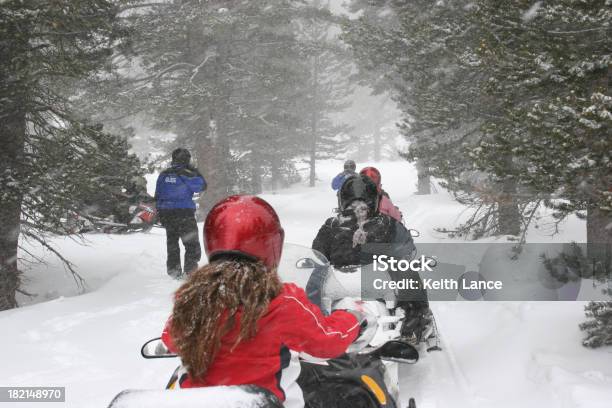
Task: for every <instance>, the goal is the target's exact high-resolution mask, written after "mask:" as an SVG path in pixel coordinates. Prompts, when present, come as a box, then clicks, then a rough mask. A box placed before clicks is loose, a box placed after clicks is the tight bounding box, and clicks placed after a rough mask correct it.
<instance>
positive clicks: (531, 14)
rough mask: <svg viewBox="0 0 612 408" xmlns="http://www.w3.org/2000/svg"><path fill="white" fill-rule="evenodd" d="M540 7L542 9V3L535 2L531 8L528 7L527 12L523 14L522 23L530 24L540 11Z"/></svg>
mask: <svg viewBox="0 0 612 408" xmlns="http://www.w3.org/2000/svg"><path fill="white" fill-rule="evenodd" d="M540 7H542V2H541V1H536V2H535V3H533V5H532V6H531V7H529V10H527V11H526V12H525V13H523V17H522V18H523V21H524V22H525V23H528V22H530V21H531V20H533V19H534V18H536V16H537V15H538V10H539V9H540Z"/></svg>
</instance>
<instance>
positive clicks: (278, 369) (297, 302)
mask: <svg viewBox="0 0 612 408" xmlns="http://www.w3.org/2000/svg"><path fill="white" fill-rule="evenodd" d="M171 324H172V323H171V322H169V323H167V324H166V328H165V329H164V332H163V334H162V341H163V342H164V343H165V344H166V346H167V347H168V348H169V349H170V351H172V352H176V349H175V347H174V344H173V341H172V336H171V332H172V328H171ZM257 327H258V330H257V334H256V335H255V337H253V338H252V339H250V340H243V341H242V342H241V343H239V344H238V345H237V346H236V347H234V343H235V340H236V338H237V336H238V334H239V331H240V311H238V314H237V319H236V324H235V325H234V327H233V328H232V329H231V330H230V331H229V333H227V334H226V335H225V336H224V337H223V338H222V339H221V348H220V349H219V351H218V353H217V354H216V357H215V359H214V361H213V363H212V364H211V365H210V367H209V368H208V371H207V372H206V374H205V375H204V377H203V378H195V379H194V378H191V377H190V376H189V374H188V373H187V372H186V370H184V371H185V372H184V373H183V374H182V375H181V376H180V377H179V381H178V382H179V384H178V385H180V387H181V388H192V387H205V386H214V385H245V384H254V385H257V386H260V387H263V388H265V389H268V390H270V391H271V392H273V393H274V394H275V395H276V396H277V397H278V398H279V399H280V400H281V401H284V404H285V406H286V407H296V406H297V407H299V406H303V405H304V401H303V396H302V392H301V389H300V388H299V386H298V385H297V382H296V380H297V377H298V376H299V373H300V364H299V361H298V353H299V352H305V353H308V354H309V355H311V356H314V357H320V358H334V357H338V356H339V355H341V354H343V353H344V352H345V351H346V349H347V347H348V346H349V345H350V344H351V343H352V342H353V341H354V340H355V339H356V338H357V336H358V335H359V331H360V325H359V322H358V321H357V319H356V318H355V316H353V315H352V314H351V313H348V312H346V311H335V312H333V313H332V314H331V315H329V316H324V315H323V314H322V313H321V311H320V310H319V308H318V307H316V306H315V305H313V304H312V303H311V302H310V301H309V300H308V298H307V297H306V293H305V292H304V290H303V289H301V288H299V287H298V286H296V285H294V284H290V283H286V284H284V285H283V288H282V291H281V293H280V295H278V296H277V297H276V298H274V299H273V300H272V301H271V302H270V305H269V306H268V311H267V312H266V314H265V315H263V316H262V317H261V319H260V320H259V321H258V323H257Z"/></svg>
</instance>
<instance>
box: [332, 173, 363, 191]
mask: <svg viewBox="0 0 612 408" xmlns="http://www.w3.org/2000/svg"><path fill="white" fill-rule="evenodd" d="M356 174H357V173H355V172H354V171H350V172H349V171H343V172H342V173H340V174H338V175H337V176H336V177H334V179H333V180H332V188H333V189H334V191H338V190H340V188H341V187H342V185H343V184H344V182H345V181H346V179H347V178H349V177H351V176H354V175H356Z"/></svg>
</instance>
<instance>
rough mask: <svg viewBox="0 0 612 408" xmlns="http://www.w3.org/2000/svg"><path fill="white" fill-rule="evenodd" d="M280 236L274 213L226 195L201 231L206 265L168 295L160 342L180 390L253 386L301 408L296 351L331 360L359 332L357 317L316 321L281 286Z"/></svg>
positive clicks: (301, 300)
mask: <svg viewBox="0 0 612 408" xmlns="http://www.w3.org/2000/svg"><path fill="white" fill-rule="evenodd" d="M283 239H284V232H283V229H282V228H281V225H280V222H279V219H278V216H277V214H276V213H275V212H274V209H273V208H272V207H271V206H270V205H269V204H268V203H267V202H266V201H264V200H262V199H261V198H258V197H254V196H231V197H228V198H226V199H224V200H222V201H221V202H219V203H218V204H216V205H215V206H214V207H213V209H212V210H211V211H210V213H209V215H208V217H207V218H206V222H205V225H204V242H205V249H206V253H207V255H208V259H209V262H210V263H209V264H208V265H205V266H203V267H201V268H199V269H198V270H196V271H195V272H193V273H192V274H191V275H190V276H189V278H188V280H187V281H186V282H185V283H184V284H183V285H182V286H181V287H180V288H179V289H178V290H177V292H176V294H175V301H174V308H173V311H172V315H171V317H170V319H168V322H167V323H166V327H165V329H164V332H163V334H162V341H163V342H164V343H165V345H166V347H168V349H169V350H170V351H171V352H174V353H177V354H178V355H179V356H180V357H181V360H182V364H183V367H184V368H183V369H182V373H181V374H180V375H179V379H178V385H177V386H179V387H180V388H190V387H205V386H216V385H245V384H254V385H257V386H260V387H262V388H265V389H267V390H269V391H271V392H272V393H274V394H275V395H276V396H277V397H278V398H279V400H280V401H283V403H284V406H286V407H303V406H304V400H303V396H302V392H301V390H300V388H299V386H298V385H297V382H296V380H297V377H298V375H299V372H300V370H299V361H298V360H297V354H298V353H299V352H305V353H308V354H309V355H311V356H314V357H320V358H333V357H337V356H339V355H341V354H343V353H344V352H345V351H346V349H347V348H348V347H349V345H351V343H352V342H353V341H354V340H356V339H357V338H358V336H359V334H360V332H361V330H362V329H363V328H364V327H365V326H367V319H365V316H362V315H360V313H359V312H352V311H351V312H347V311H341V310H340V311H334V312H333V313H332V314H330V315H329V316H324V315H323V314H322V312H321V311H320V310H319V308H318V307H317V306H315V305H313V304H312V303H311V302H310V301H309V300H308V298H307V296H306V293H305V292H304V290H303V289H301V288H299V287H298V286H296V285H294V284H283V283H281V281H280V279H279V277H278V275H277V273H276V268H277V266H278V263H279V260H280V257H281V251H282V245H283Z"/></svg>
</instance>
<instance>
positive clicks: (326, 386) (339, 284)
mask: <svg viewBox="0 0 612 408" xmlns="http://www.w3.org/2000/svg"><path fill="white" fill-rule="evenodd" d="M278 270H279V276H280V277H281V280H282V281H283V282H285V283H289V282H290V283H294V284H296V285H298V286H300V287H302V288H303V289H304V290H305V291H306V293H307V295H308V296H309V299H310V300H311V301H312V302H313V303H315V304H317V305H319V307H320V308H321V310H322V311H323V313H330V312H331V311H332V310H334V309H337V308H340V309H346V305H350V304H351V301H350V300H349V299H354V298H360V297H361V294H360V293H359V294H357V295H355V296H350V297H347V296H345V295H346V294H347V293H353V294H355V282H354V281H350V280H342V279H337V278H336V277H335V273H334V269H333V268H332V267H331V266H330V265H329V262H328V261H327V259H326V258H325V256H324V255H322V254H321V253H319V252H317V251H314V250H312V249H310V248H306V247H303V246H299V245H293V244H285V245H284V246H283V256H282V259H281V262H280V265H279V269H278ZM336 273H337V271H336ZM345 284H347V285H349V286H345ZM386 295H387V297H388V298H389V299H388V300H384V299H383V298H380V299H377V300H365V301H362V302H361V305H362V306H363V307H365V308H366V309H367V311H368V312H369V313H370V314H371V315H374V316H376V320H377V322H378V326H377V328H376V332H375V333H373V335H372V336H371V337H370V338H369V339H368V340H367V345H366V346H365V347H363V348H361V349H360V350H359V351H351V350H350V349H349V351H348V352H347V353H345V354H343V355H342V356H340V357H338V358H335V359H330V360H322V359H317V358H314V357H311V356H308V355H302V356H301V357H300V365H301V373H300V376H299V378H298V380H297V382H298V384H299V385H300V387H301V389H302V391H303V393H304V400H305V402H306V407H307V408H399V407H400V402H399V365H400V364H414V363H416V362H417V361H418V359H419V352H418V351H417V349H416V348H415V347H414V346H413V345H411V344H409V343H407V342H405V341H403V340H401V339H400V324H399V323H400V319H401V318H402V316H398V315H392V314H391V313H390V312H389V311H390V310H392V308H393V304H394V302H395V300H394V299H393V294H392V293H388V294H386ZM347 300H348V301H347ZM141 355H142V356H143V357H144V358H148V359H157V358H175V357H177V356H176V355H174V354H171V353H169V351H168V350H167V349H166V347H165V345H164V344H163V343H162V341H161V339H160V338H155V339H152V340H149V341H148V342H146V343H145V344H144V345H143V346H142V348H141ZM184 372H185V371H184V369H183V367H182V366H179V367H178V368H177V369H176V370H175V371H174V373H173V374H172V376H171V378H170V380H169V381H168V384H167V386H166V389H167V390H173V391H172V392H166V393H164V392H163V391H159V390H155V391H147V390H126V391H123V392H122V393H120V394H119V395H117V396H116V397H115V399H114V400H113V401H112V402H111V404H110V406H109V408H134V407H147V408H148V407H152V406H155V407H158V408H165V407H181V408H186V407H192V406H193V407H196V406H197V407H202V406H206V407H218V408H226V407H227V408H237V407H269V408H276V407H282V404H281V403H280V402H279V401H278V399H277V398H276V397H275V396H274V395H272V394H271V393H269V392H267V391H266V390H263V389H261V388H258V387H255V386H253V385H245V386H231V387H228V386H214V387H205V388H198V389H178V388H180V381H181V378H182V373H184ZM179 400H180V402H179ZM407 406H408V407H409V408H415V407H416V404H415V401H414V400H413V399H411V400H410V401H408V405H407Z"/></svg>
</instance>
